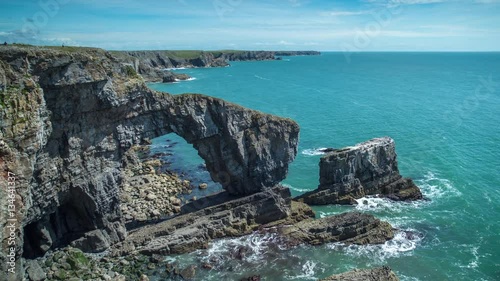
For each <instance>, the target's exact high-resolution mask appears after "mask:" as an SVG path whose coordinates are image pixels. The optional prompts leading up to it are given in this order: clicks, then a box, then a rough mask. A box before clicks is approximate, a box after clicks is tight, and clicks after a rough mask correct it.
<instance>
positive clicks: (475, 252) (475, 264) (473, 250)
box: [459, 245, 481, 269]
mask: <svg viewBox="0 0 500 281" xmlns="http://www.w3.org/2000/svg"><path fill="white" fill-rule="evenodd" d="M461 246H464V247H469V249H468V251H470V252H471V254H472V260H471V261H470V262H469V263H468V264H466V265H459V267H461V268H470V269H473V268H477V267H479V258H480V257H481V256H480V255H479V252H478V251H479V246H470V245H461Z"/></svg>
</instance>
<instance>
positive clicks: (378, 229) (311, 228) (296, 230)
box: [280, 212, 394, 245]
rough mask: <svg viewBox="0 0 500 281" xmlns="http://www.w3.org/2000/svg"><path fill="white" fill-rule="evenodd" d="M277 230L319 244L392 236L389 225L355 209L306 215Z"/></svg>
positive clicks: (360, 242)
mask: <svg viewBox="0 0 500 281" xmlns="http://www.w3.org/2000/svg"><path fill="white" fill-rule="evenodd" d="M280 233H281V234H282V235H284V236H286V237H288V238H290V239H292V240H295V241H296V242H300V243H307V244H310V245H321V244H325V243H331V242H342V243H345V244H358V245H364V244H382V243H384V242H386V241H387V240H390V239H392V238H393V237H394V233H393V231H392V227H391V225H390V224H389V223H387V222H383V221H381V220H379V219H377V218H375V217H374V216H372V215H369V214H362V213H357V212H349V213H343V214H340V215H335V216H330V217H325V218H321V219H308V220H303V221H300V222H297V223H295V224H292V225H289V226H284V227H283V228H281V229H280Z"/></svg>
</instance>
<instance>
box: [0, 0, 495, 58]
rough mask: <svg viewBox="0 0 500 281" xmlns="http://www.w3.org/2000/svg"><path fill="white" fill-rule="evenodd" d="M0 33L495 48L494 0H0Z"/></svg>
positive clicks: (132, 40) (117, 40) (125, 43)
mask: <svg viewBox="0 0 500 281" xmlns="http://www.w3.org/2000/svg"><path fill="white" fill-rule="evenodd" d="M0 41H1V42H3V41H8V42H21V43H29V44H37V45H61V44H63V43H64V44H66V45H81V46H94V47H101V48H105V49H128V50H132V49H206V50H209V49H248V50H299V49H308V50H309V49H312V50H321V51H325V50H332V51H500V0H468V1H465V0H349V1H348V0H338V1H331V0H330V1H326V0H309V1H308V0H268V1H262V0H260V1H250V0H208V1H200V0H197V1H195V0H161V1H160V0H39V1H38V0H36V1H30V0H1V2H0Z"/></svg>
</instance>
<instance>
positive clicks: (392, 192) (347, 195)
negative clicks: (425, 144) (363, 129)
mask: <svg viewBox="0 0 500 281" xmlns="http://www.w3.org/2000/svg"><path fill="white" fill-rule="evenodd" d="M319 168H320V172H319V174H320V184H319V186H318V189H317V190H314V191H311V192H307V193H305V194H303V195H301V196H299V197H298V198H299V199H302V200H303V201H304V202H305V203H308V204H315V205H324V204H356V201H355V199H358V198H361V197H363V196H365V195H376V194H381V195H383V196H385V197H388V198H390V199H394V200H415V199H421V198H422V193H421V192H420V189H419V188H418V187H417V186H416V185H415V184H414V183H413V181H412V180H411V179H408V178H403V177H402V176H401V175H400V174H399V169H398V163H397V160H396V148H395V144H394V140H393V139H391V138H388V137H385V138H378V139H372V140H369V141H366V142H363V143H360V144H357V145H355V146H352V147H346V148H342V149H337V150H334V151H333V152H331V153H328V154H326V155H325V156H323V157H321V160H320V163H319Z"/></svg>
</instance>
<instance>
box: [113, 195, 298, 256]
mask: <svg viewBox="0 0 500 281" xmlns="http://www.w3.org/2000/svg"><path fill="white" fill-rule="evenodd" d="M220 197H222V200H221V199H220ZM199 201H200V202H196V203H197V204H200V205H201V206H192V210H194V212H191V213H188V214H184V215H181V216H178V217H175V218H173V219H170V220H167V221H165V222H162V223H158V224H156V225H152V226H146V227H143V228H141V229H139V230H137V231H134V232H131V234H130V235H129V236H128V237H127V239H126V240H125V241H124V242H122V244H121V245H117V249H118V254H122V253H120V251H125V252H127V251H128V252H129V253H130V252H133V251H139V252H140V253H143V254H162V255H166V254H182V253H188V252H191V251H193V250H196V249H201V248H206V247H207V246H208V242H210V241H211V240H212V239H216V238H222V237H227V236H229V237H231V236H232V237H235V236H241V235H244V234H249V233H251V232H252V231H254V230H257V228H258V227H259V226H260V225H263V224H266V223H269V222H273V221H276V220H280V219H284V218H286V217H288V216H289V215H290V201H291V197H290V191H289V189H288V188H283V187H280V186H277V187H275V188H272V189H268V190H266V191H263V192H259V193H255V194H253V195H249V196H245V197H241V198H235V197H234V196H233V197H231V196H230V195H228V194H226V193H221V194H218V195H214V196H212V197H207V198H202V199H200V200H199ZM220 201H223V203H219V202H220ZM196 209H200V210H199V211H196Z"/></svg>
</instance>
